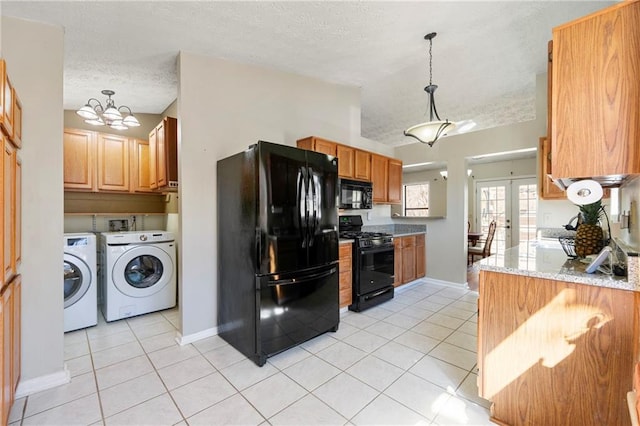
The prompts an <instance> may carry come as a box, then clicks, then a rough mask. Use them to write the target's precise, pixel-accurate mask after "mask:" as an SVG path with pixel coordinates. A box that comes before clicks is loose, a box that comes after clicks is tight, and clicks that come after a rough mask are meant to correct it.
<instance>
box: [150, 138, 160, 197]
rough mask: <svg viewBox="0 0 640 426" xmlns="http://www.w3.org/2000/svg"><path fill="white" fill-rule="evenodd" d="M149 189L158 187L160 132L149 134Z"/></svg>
mask: <svg viewBox="0 0 640 426" xmlns="http://www.w3.org/2000/svg"><path fill="white" fill-rule="evenodd" d="M149 187H150V188H151V189H156V188H157V187H158V131H157V129H153V130H152V131H151V133H149Z"/></svg>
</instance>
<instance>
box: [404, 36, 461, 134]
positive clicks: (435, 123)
mask: <svg viewBox="0 0 640 426" xmlns="http://www.w3.org/2000/svg"><path fill="white" fill-rule="evenodd" d="M435 36H436V33H429V34H427V35H426V36H424V39H425V40H429V85H428V86H427V87H425V88H424V91H425V92H427V93H428V94H429V121H427V122H426V123H421V124H416V125H415V126H412V127H409V128H408V129H407V130H405V131H404V135H405V136H411V137H412V138H416V139H418V140H419V141H420V142H422V143H426V144H427V145H429V146H433V144H434V143H436V141H437V140H438V139H439V138H440V137H441V136H444V135H446V134H447V132H450V131H452V130H453V129H455V128H456V123H453V122H451V121H449V120H444V121H442V120H440V116H439V115H438V110H437V109H436V100H435V93H436V89H437V88H438V86H437V85H435V84H433V82H432V76H433V65H432V63H433V54H432V52H431V50H432V47H433V39H434V37H435ZM434 116H435V118H436V120H434Z"/></svg>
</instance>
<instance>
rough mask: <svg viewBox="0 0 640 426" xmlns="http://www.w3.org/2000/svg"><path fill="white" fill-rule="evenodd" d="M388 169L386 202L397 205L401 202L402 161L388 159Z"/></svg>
mask: <svg viewBox="0 0 640 426" xmlns="http://www.w3.org/2000/svg"><path fill="white" fill-rule="evenodd" d="M388 167H389V172H388V175H389V183H388V191H387V201H388V202H389V203H391V204H399V203H401V202H402V161H400V160H396V159H393V158H390V159H389V163H388Z"/></svg>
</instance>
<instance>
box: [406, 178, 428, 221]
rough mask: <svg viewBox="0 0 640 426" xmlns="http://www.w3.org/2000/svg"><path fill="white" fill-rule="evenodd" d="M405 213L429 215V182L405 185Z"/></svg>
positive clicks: (409, 214) (407, 214)
mask: <svg viewBox="0 0 640 426" xmlns="http://www.w3.org/2000/svg"><path fill="white" fill-rule="evenodd" d="M404 215H405V216H428V215H429V184H428V183H412V184H407V185H404Z"/></svg>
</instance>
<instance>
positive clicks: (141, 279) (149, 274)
mask: <svg viewBox="0 0 640 426" xmlns="http://www.w3.org/2000/svg"><path fill="white" fill-rule="evenodd" d="M162 272H163V267H162V262H161V261H160V259H158V258H157V257H155V256H152V255H149V254H144V255H142V256H138V257H136V258H135V259H133V260H132V261H130V262H129V263H127V266H126V267H125V268H124V277H125V279H126V280H127V282H128V283H129V285H131V286H132V287H135V288H147V287H151V286H152V285H154V284H156V283H157V282H158V281H160V278H162Z"/></svg>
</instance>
